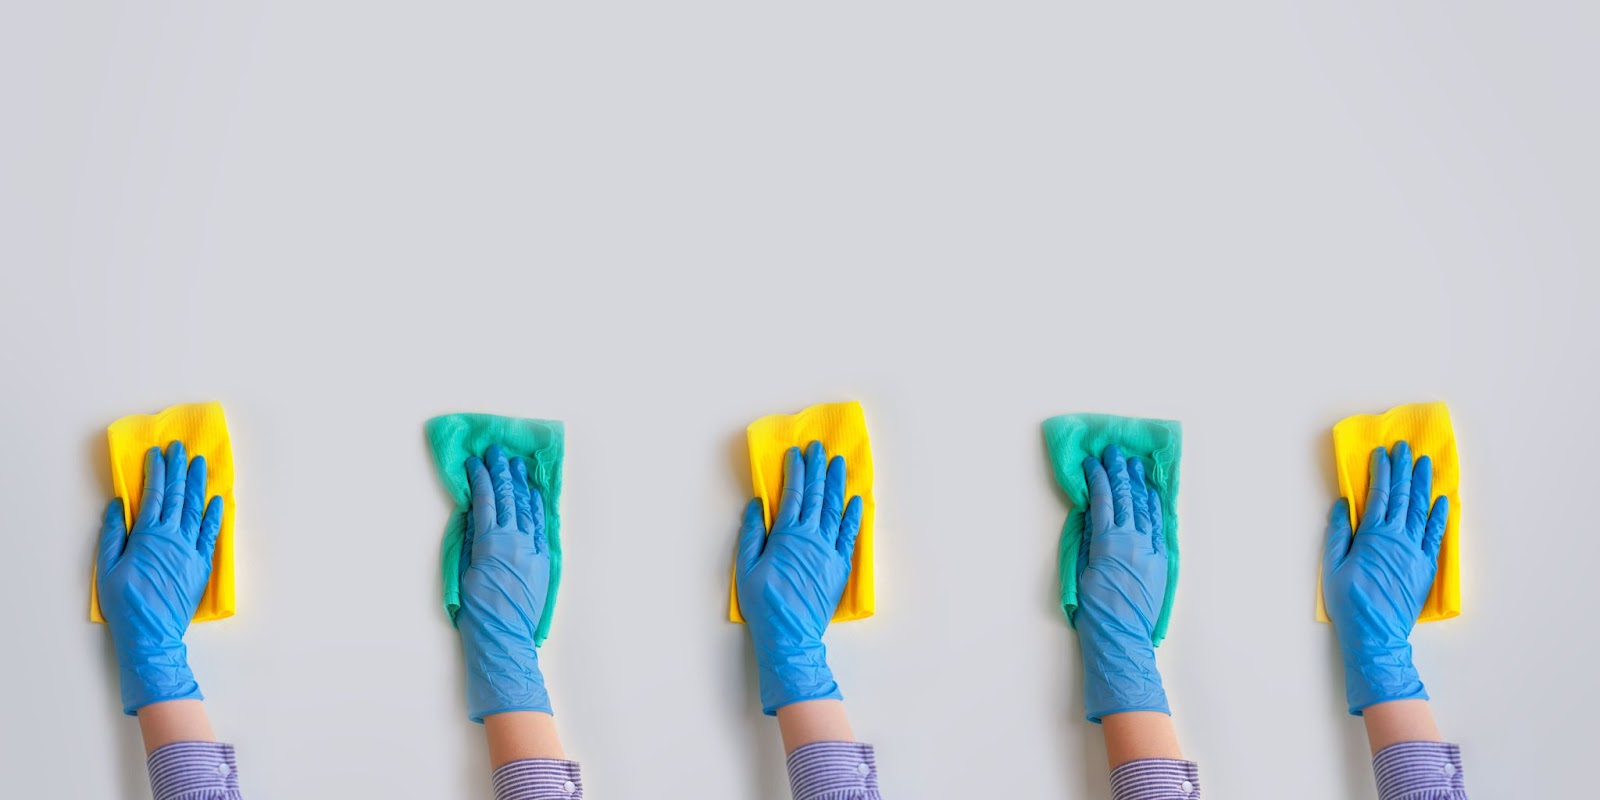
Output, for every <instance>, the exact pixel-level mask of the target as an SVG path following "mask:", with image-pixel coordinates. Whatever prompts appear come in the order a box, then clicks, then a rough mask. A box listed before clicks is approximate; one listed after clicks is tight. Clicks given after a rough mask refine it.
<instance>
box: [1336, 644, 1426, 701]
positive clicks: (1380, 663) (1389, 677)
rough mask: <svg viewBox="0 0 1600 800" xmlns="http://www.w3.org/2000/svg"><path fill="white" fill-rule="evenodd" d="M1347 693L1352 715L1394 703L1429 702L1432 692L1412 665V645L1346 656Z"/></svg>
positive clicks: (1346, 654) (1345, 681) (1347, 654)
mask: <svg viewBox="0 0 1600 800" xmlns="http://www.w3.org/2000/svg"><path fill="white" fill-rule="evenodd" d="M1344 694H1345V700H1346V701H1347V702H1348V703H1349V704H1350V713H1351V714H1352V715H1354V716H1357V717H1359V716H1361V710H1362V709H1364V708H1366V707H1367V706H1372V705H1377V704H1378V703H1387V702H1389V701H1391V700H1426V699H1428V691H1427V689H1426V688H1425V687H1424V686H1423V685H1422V677H1421V676H1420V675H1418V674H1417V668H1416V667H1415V666H1414V665H1413V664H1412V663H1411V645H1410V644H1400V645H1396V646H1393V647H1390V648H1387V649H1383V650H1378V651H1375V652H1363V653H1356V652H1353V651H1346V652H1345V654H1344Z"/></svg>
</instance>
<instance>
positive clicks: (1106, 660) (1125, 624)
mask: <svg viewBox="0 0 1600 800" xmlns="http://www.w3.org/2000/svg"><path fill="white" fill-rule="evenodd" d="M1083 471H1084V474H1085V475H1086V476H1087V478H1088V481H1089V513H1088V516H1089V520H1088V521H1089V524H1088V525H1086V526H1084V541H1083V542H1082V544H1081V545H1080V546H1081V547H1082V548H1083V553H1082V554H1081V555H1080V557H1079V558H1078V610H1077V613H1076V614H1074V615H1073V618H1072V622H1073V626H1074V627H1075V628H1077V629H1078V645H1079V650H1081V651H1082V654H1083V706H1084V710H1085V711H1086V712H1087V713H1088V717H1089V721H1090V722H1099V721H1100V718H1101V717H1103V716H1105V715H1107V714H1116V713H1120V712H1123V711H1160V712H1162V713H1164V714H1170V713H1171V712H1170V711H1168V710H1167V693H1166V690H1165V689H1163V688H1162V686H1161V673H1160V672H1159V671H1157V670H1156V650H1155V646H1154V645H1152V644H1151V643H1150V636H1151V634H1152V632H1153V631H1154V629H1155V624H1156V618H1157V616H1158V615H1159V614H1160V612H1161V603H1162V601H1163V600H1165V599H1166V596H1167V540H1166V537H1165V536H1163V535H1162V520H1161V496H1160V495H1158V494H1157V493H1156V490H1155V487H1153V486H1151V487H1146V486H1145V476H1144V464H1143V463H1142V462H1140V461H1139V460H1138V459H1131V460H1130V459H1127V458H1125V457H1124V456H1123V455H1122V450H1121V449H1120V448H1118V447H1117V446H1116V445H1112V446H1110V447H1107V448H1106V450H1105V453H1103V454H1102V457H1101V458H1099V459H1096V458H1086V459H1084V460H1083Z"/></svg>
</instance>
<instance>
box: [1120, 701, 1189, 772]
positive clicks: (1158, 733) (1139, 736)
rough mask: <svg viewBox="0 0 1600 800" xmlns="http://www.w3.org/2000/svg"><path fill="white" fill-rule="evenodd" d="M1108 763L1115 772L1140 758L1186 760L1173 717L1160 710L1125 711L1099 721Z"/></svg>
mask: <svg viewBox="0 0 1600 800" xmlns="http://www.w3.org/2000/svg"><path fill="white" fill-rule="evenodd" d="M1100 726H1101V731H1102V732H1103V733H1104V734H1105V737H1106V760H1107V761H1108V762H1110V764H1111V768H1112V769H1116V768H1117V767H1120V766H1122V765H1123V764H1126V763H1128V762H1129V761H1138V760H1139V759H1141V758H1183V751H1182V750H1180V749H1179V748H1178V732H1177V730H1176V729H1175V728H1173V727H1172V717H1170V716H1167V715H1166V714H1163V713H1161V712H1159V711H1126V712H1123V713H1121V714H1107V715H1105V716H1104V717H1102V718H1101V720H1100Z"/></svg>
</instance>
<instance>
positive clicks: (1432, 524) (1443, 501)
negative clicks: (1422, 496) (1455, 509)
mask: <svg viewBox="0 0 1600 800" xmlns="http://www.w3.org/2000/svg"><path fill="white" fill-rule="evenodd" d="M1449 523H1450V498H1448V497H1441V498H1439V499H1438V500H1435V501H1433V513H1431V514H1429V515H1428V527H1427V532H1426V533H1424V534H1423V536H1422V552H1424V553H1426V554H1427V555H1428V560H1429V561H1430V562H1431V563H1432V564H1434V565H1435V569H1437V568H1438V567H1437V565H1438V563H1439V548H1440V547H1442V546H1443V545H1444V529H1445V526H1447V525H1449Z"/></svg>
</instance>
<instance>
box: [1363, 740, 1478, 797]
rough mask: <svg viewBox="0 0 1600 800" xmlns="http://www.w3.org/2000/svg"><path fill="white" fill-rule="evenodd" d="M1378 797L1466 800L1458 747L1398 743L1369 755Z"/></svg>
mask: <svg viewBox="0 0 1600 800" xmlns="http://www.w3.org/2000/svg"><path fill="white" fill-rule="evenodd" d="M1372 774H1373V776H1374V777H1376V778H1377V779H1378V797H1379V798H1381V799H1382V800H1467V784H1466V777H1465V776H1464V775H1463V774H1462V772H1461V748H1459V747H1457V746H1455V745H1453V744H1449V743H1447V742H1400V743H1399V744H1391V745H1389V746H1388V747H1385V748H1383V749H1382V750H1379V751H1378V754H1377V755H1375V756H1373V757H1372Z"/></svg>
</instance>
